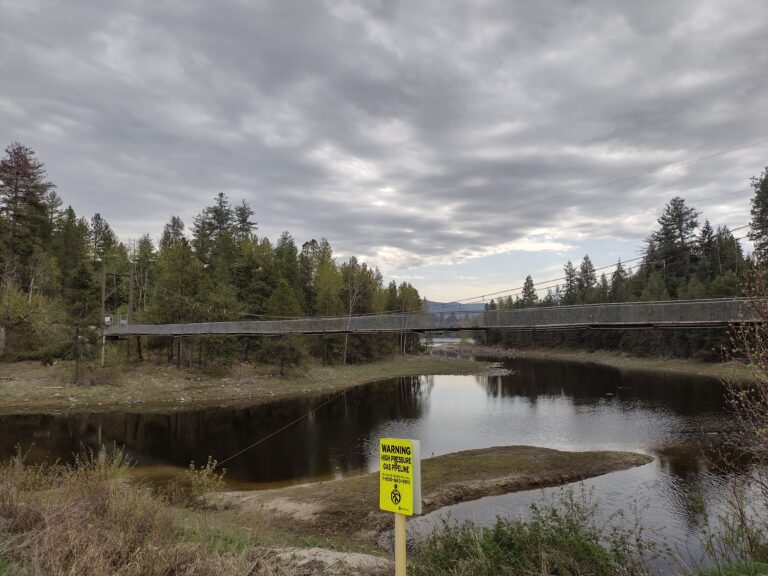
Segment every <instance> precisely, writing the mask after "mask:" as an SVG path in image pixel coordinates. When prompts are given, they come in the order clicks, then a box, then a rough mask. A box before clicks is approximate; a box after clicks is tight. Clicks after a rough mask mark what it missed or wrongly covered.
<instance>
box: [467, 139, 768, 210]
mask: <svg viewBox="0 0 768 576" xmlns="http://www.w3.org/2000/svg"><path fill="white" fill-rule="evenodd" d="M763 144H768V139H765V140H758V141H757V142H752V143H750V144H744V145H742V146H736V147H735V148H728V149H726V150H720V151H718V152H714V153H712V154H706V155H703V156H697V157H695V158H690V159H687V160H679V161H677V162H672V163H669V164H664V165H662V166H659V167H657V168H654V169H653V170H648V171H646V172H639V173H637V174H633V175H631V176H624V177H623V178H616V179H614V180H608V181H606V182H601V183H600V184H594V185H592V186H587V187H586V188H580V189H579V190H571V191H568V192H563V193H561V194H554V195H551V196H545V197H543V198H538V199H536V200H530V201H528V202H522V203H520V204H516V205H514V206H509V207H507V208H501V209H499V210H494V213H495V214H500V213H506V212H511V211H512V210H517V209H518V208H525V207H527V206H532V205H534V204H541V203H543V202H551V201H552V200H558V199H560V198H565V197H567V196H573V195H575V194H583V193H584V192H591V191H593V190H599V189H600V188H606V187H608V186H613V185H614V184H621V183H622V182H629V181H631V180H636V179H638V178H642V177H644V176H651V175H653V174H656V173H658V172H662V171H664V170H667V169H668V168H673V167H675V166H686V165H688V164H695V163H696V162H701V161H703V160H711V159H712V158H717V157H719V156H724V155H726V154H730V153H731V152H737V151H739V150H746V149H748V148H754V147H756V146H761V145H763ZM475 219H476V217H474V216H473V217H468V218H463V219H459V220H455V222H468V221H470V220H475Z"/></svg>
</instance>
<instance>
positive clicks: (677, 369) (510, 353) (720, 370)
mask: <svg viewBox="0 0 768 576" xmlns="http://www.w3.org/2000/svg"><path fill="white" fill-rule="evenodd" d="M441 349H442V350H444V351H450V352H454V353H457V354H459V355H460V356H461V357H464V358H469V357H475V356H478V357H491V358H532V359H538V360H564V361H568V362H580V363H589V364H598V365H600V366H610V367H613V368H618V369H621V370H637V371H644V372H673V373H677V374H687V375H699V376H708V377H711V378H718V379H721V380H729V381H736V382H749V381H752V380H754V376H753V374H752V369H751V368H750V367H749V366H748V365H747V364H743V363H740V362H704V361H701V360H690V359H681V358H648V357H641V356H632V355H630V354H625V353H622V352H611V351H601V350H598V351H595V352H587V351H584V350H565V349H561V348H531V349H529V348H503V347H501V346H484V345H479V344H477V345H473V344H455V345H454V344H451V345H447V346H443V347H441Z"/></svg>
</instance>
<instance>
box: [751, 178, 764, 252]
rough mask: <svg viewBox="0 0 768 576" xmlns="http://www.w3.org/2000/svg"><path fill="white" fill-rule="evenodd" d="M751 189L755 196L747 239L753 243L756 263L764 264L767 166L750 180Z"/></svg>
mask: <svg viewBox="0 0 768 576" xmlns="http://www.w3.org/2000/svg"><path fill="white" fill-rule="evenodd" d="M752 188H754V190H755V195H754V196H753V197H752V208H751V210H750V214H751V215H752V220H751V222H750V225H749V239H750V240H752V242H754V245H755V258H756V259H757V261H758V262H765V260H766V259H767V258H768V166H766V168H765V170H763V171H762V173H761V174H760V176H754V177H753V178H752Z"/></svg>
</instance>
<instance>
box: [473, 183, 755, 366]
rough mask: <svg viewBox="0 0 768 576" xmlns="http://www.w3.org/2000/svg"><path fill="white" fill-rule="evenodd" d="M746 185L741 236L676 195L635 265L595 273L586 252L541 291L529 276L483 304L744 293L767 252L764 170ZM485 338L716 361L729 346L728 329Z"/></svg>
mask: <svg viewBox="0 0 768 576" xmlns="http://www.w3.org/2000/svg"><path fill="white" fill-rule="evenodd" d="M751 187H752V188H753V190H754V194H753V197H752V200H751V221H750V223H749V225H748V226H745V228H748V230H743V231H742V233H741V235H740V236H737V235H735V234H734V232H733V231H731V230H729V229H728V227H727V226H717V227H713V226H712V224H711V223H710V221H709V220H708V219H705V220H704V221H703V223H702V221H701V213H700V212H699V211H698V210H696V209H695V208H693V207H691V206H688V205H687V204H686V202H685V200H684V199H683V198H680V197H674V198H672V200H670V201H669V202H668V203H667V205H666V206H665V207H664V209H663V210H662V212H661V215H660V216H659V218H658V220H657V224H658V227H657V228H656V229H655V230H653V231H652V232H651V233H650V235H649V236H648V238H647V239H646V241H645V244H644V246H643V250H642V253H641V255H640V256H639V257H638V258H636V259H633V260H632V262H631V264H632V265H630V266H627V264H628V263H622V262H621V261H619V262H618V263H617V264H616V266H615V267H614V268H613V269H612V270H608V271H600V270H597V269H596V268H595V266H594V264H593V263H592V260H591V258H590V257H589V255H585V256H584V258H583V259H582V260H581V262H579V263H578V265H574V263H573V262H571V261H568V262H567V263H566V264H565V266H564V268H563V276H562V278H561V280H560V283H559V284H558V285H557V286H555V287H550V288H547V291H546V294H545V295H543V296H539V294H538V292H537V290H536V284H535V283H534V281H533V278H532V277H531V276H530V275H528V276H527V277H526V279H525V282H524V284H523V287H522V290H521V292H520V293H519V294H517V295H515V296H506V297H501V298H498V299H494V300H491V301H490V302H489V303H488V304H486V310H511V309H516V308H529V307H533V306H561V305H574V304H599V303H608V302H632V301H658V300H669V299H699V298H727V297H734V296H744V295H745V279H746V278H748V277H749V276H750V275H751V273H752V272H754V271H755V269H756V268H757V267H759V266H761V265H762V264H763V263H764V262H765V261H766V258H767V257H768V168H766V170H764V171H763V172H762V173H761V174H760V175H759V176H755V177H753V178H752V179H751ZM746 237H748V238H749V239H750V240H752V241H753V245H754V249H753V251H752V254H750V255H749V256H746V255H745V253H744V249H743V247H742V245H741V242H740V240H742V239H744V238H746ZM598 272H600V274H599V276H598ZM487 341H488V342H489V343H494V344H504V345H507V346H518V347H524V346H556V347H560V346H562V347H577V348H586V349H598V348H600V349H615V350H623V351H627V352H632V353H636V354H637V353H639V354H653V355H674V356H680V357H698V358H703V359H715V358H717V357H719V355H720V350H721V348H722V347H723V346H726V345H727V344H728V342H729V335H728V331H727V330H725V329H718V330H708V331H702V330H692V331H685V330H670V331H666V330H665V331H652V330H641V331H637V330H633V331H620V330H610V331H608V330H604V331H578V332H561V333H555V332H551V333H538V334H531V333H514V332H492V333H489V334H488V335H487Z"/></svg>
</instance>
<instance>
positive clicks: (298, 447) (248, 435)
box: [0, 377, 434, 481]
mask: <svg viewBox="0 0 768 576" xmlns="http://www.w3.org/2000/svg"><path fill="white" fill-rule="evenodd" d="M433 386H434V381H433V380H432V379H431V378H419V377H412V378H400V379H397V380H390V381H385V382H378V383H374V384H371V385H366V386H359V387H357V388H354V389H351V390H348V391H347V392H346V393H345V394H343V395H342V396H341V397H340V398H338V399H337V400H336V401H334V402H332V403H331V404H329V405H327V406H324V407H323V408H321V409H319V410H317V411H316V412H313V413H312V414H311V415H309V416H308V417H306V418H303V419H301V420H299V421H298V422H296V423H295V424H293V425H291V426H290V427H288V428H287V429H285V430H284V431H282V432H280V433H279V434H277V435H275V436H274V437H273V438H270V439H269V440H267V441H265V442H263V443H262V444H260V445H258V446H256V447H254V448H253V449H251V450H248V451H247V452H245V453H244V454H243V455H241V456H238V457H237V458H235V459H233V460H231V461H230V462H227V464H226V468H227V469H228V471H229V473H228V475H229V476H230V477H232V478H236V479H242V480H251V481H279V480H290V479H297V478H304V477H306V476H319V475H324V474H329V473H334V472H336V471H346V470H352V469H358V468H363V467H366V466H367V464H368V462H367V459H368V454H369V451H368V449H367V447H366V446H362V445H360V442H359V439H360V438H363V437H366V436H368V435H369V434H370V432H371V431H372V430H373V429H374V428H375V427H377V426H378V425H380V424H381V423H383V422H385V421H388V420H392V419H403V418H419V417H421V415H422V414H423V411H424V409H425V407H426V405H427V403H428V401H429V394H430V392H431V390H432V388H433ZM329 398H330V396H326V397H325V398H317V399H315V400H313V401H309V400H292V401H281V402H275V403H272V404H268V405H264V406H257V407H252V408H242V409H211V410H199V411H193V412H179V413H171V414H98V415H88V414H83V415H70V416H13V417H4V418H0V458H7V457H8V456H10V455H11V454H12V453H13V452H14V450H15V449H14V446H15V445H16V444H21V445H22V446H29V445H30V441H31V440H36V454H37V455H39V456H40V457H44V456H45V455H49V456H52V457H54V458H61V459H63V460H65V461H66V460H69V459H70V456H71V454H72V452H75V451H77V450H78V449H79V447H80V445H81V443H83V444H85V445H87V446H92V447H95V446H96V445H97V442H98V440H97V439H98V430H99V426H101V429H102V440H103V442H104V443H107V444H111V443H112V442H116V443H117V444H119V445H124V446H125V447H126V449H127V450H128V451H129V453H131V454H133V455H134V456H135V457H137V458H138V460H139V462H140V463H141V464H146V465H152V464H162V463H170V464H176V465H179V466H187V465H188V464H189V462H190V461H192V460H194V461H195V462H198V463H201V462H204V461H205V460H206V459H207V457H208V456H209V455H212V456H213V457H214V458H217V459H218V460H223V459H224V458H226V457H228V456H230V455H232V454H234V453H236V452H238V451H240V450H242V449H243V448H245V447H246V446H248V445H250V444H252V443H253V442H256V441H257V440H259V439H260V438H263V437H265V436H267V435H268V434H271V433H272V432H274V431H275V430H278V429H279V428H281V427H283V426H285V425H286V424H288V423H289V422H293V421H294V420H297V419H298V418H300V417H301V416H304V415H306V414H307V413H308V412H309V411H310V410H311V409H312V408H313V407H315V406H318V405H320V404H321V403H323V402H324V401H326V400H328V399H329ZM35 436H37V438H36V437H35Z"/></svg>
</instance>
